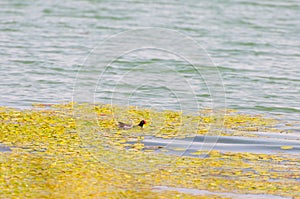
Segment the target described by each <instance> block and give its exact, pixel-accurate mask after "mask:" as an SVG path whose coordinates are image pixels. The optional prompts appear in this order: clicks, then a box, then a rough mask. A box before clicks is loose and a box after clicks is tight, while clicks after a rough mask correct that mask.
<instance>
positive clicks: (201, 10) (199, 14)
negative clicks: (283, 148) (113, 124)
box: [0, 0, 300, 132]
mask: <svg viewBox="0 0 300 199" xmlns="http://www.w3.org/2000/svg"><path fill="white" fill-rule="evenodd" d="M299 16H300V3H299V1H298V0H288V1H279V0H275V1H274V0H263V1H258V0H252V1H250V0H249V1H246V0H230V1H225V0H213V1H198V0H197V1H196V0H188V1H176V2H170V1H166V0H159V1H157V0H154V1H150V2H146V1H96V0H80V1H72V0H70V1H58V0H57V1H55V0H54V1H33V0H32V1H20V0H12V1H11V0H2V1H1V2H0V19H1V23H0V57H1V59H0V69H1V73H0V79H1V80H0V99H1V100H0V106H12V107H22V108H24V107H25V108H26V107H29V106H30V105H31V104H32V103H61V102H65V101H70V100H72V97H73V88H74V85H75V84H76V81H78V80H77V79H76V75H77V71H78V69H80V68H81V65H83V66H85V65H84V64H85V59H86V57H87V55H88V54H89V53H90V51H91V50H92V49H93V48H94V47H97V45H99V42H101V41H103V40H104V39H106V38H109V37H110V36H112V35H114V34H117V33H120V32H122V31H127V30H133V29H136V28H142V27H160V28H165V29H169V30H175V31H178V32H179V33H182V34H183V35H185V36H188V37H190V38H192V39H193V40H195V41H196V42H197V43H198V44H199V45H200V46H202V47H203V48H204V49H205V50H206V51H207V53H208V55H209V56H210V58H211V60H212V61H213V62H214V63H215V65H216V66H218V69H219V71H220V74H221V77H222V79H223V85H224V89H225V91H226V104H227V108H233V109H238V110H240V111H243V112H248V113H264V114H267V115H270V116H273V117H278V118H280V119H283V120H286V121H292V122H299V121H300V100H299V99H300V78H299V74H300V67H299V63H300V35H299V33H300V20H299ZM126 42H128V43H130V42H131V41H124V44H125V43H126ZM132 42H134V41H132ZM122 44H123V43H122V41H121V42H120V43H119V44H118V45H120V46H122ZM174 44H175V45H177V46H178V48H181V47H182V48H184V46H180V45H183V44H182V42H177V41H174ZM191 50H192V49H191ZM177 58H178V57H176V56H174V55H171V54H170V53H162V52H161V51H157V50H141V51H138V52H131V53H129V54H126V55H123V56H121V57H119V58H118V59H117V60H112V61H113V62H112V63H111V64H110V66H109V73H107V74H106V76H103V77H102V79H101V80H103V84H101V86H99V85H98V86H96V89H95V92H94V96H93V97H95V99H94V100H95V101H97V102H104V103H111V102H113V103H116V104H126V105H139V106H144V107H150V108H156V109H162V110H165V109H173V110H181V109H183V110H195V109H196V108H195V107H198V108H199V109H201V108H205V107H210V105H211V104H210V103H211V96H210V92H209V89H208V86H209V85H206V84H205V79H203V78H202V77H201V75H199V74H197V73H196V72H195V70H192V69H190V68H188V67H187V66H188V63H186V62H184V61H183V60H182V59H177ZM100 62H101V60H100ZM99 65H100V67H101V64H99ZM143 66H145V67H143ZM146 66H147V67H146ZM95 67H96V66H85V69H86V71H84V72H85V73H86V74H87V76H89V75H91V76H92V75H93V74H94V73H96V72H99V71H98V70H97V69H95ZM97 67H99V66H97ZM103 67H104V66H103ZM166 69H168V70H166ZM203 70H205V69H203ZM202 72H204V71H202ZM125 74H129V76H127V79H126V78H125V79H123V81H122V77H124V76H125ZM146 74H147V78H148V79H147V81H145V75H146ZM99 76H100V74H99ZM151 76H152V77H153V79H152V80H149V77H151ZM176 77H181V78H178V79H176ZM173 78H174V79H173ZM183 81H188V82H189V86H190V88H191V90H192V91H193V92H194V93H192V94H191V92H190V90H188V89H186V88H187V87H184V86H182V85H183V83H182V82H183ZM84 83H85V84H87V86H91V87H93V88H94V87H95V85H93V84H90V85H89V82H88V81H86V82H84ZM281 128H284V129H287V130H292V131H295V132H299V131H300V130H299V129H300V128H299V123H298V125H297V124H296V125H293V126H289V127H285V126H283V127H281Z"/></svg>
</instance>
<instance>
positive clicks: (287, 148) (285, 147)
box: [280, 146, 293, 150]
mask: <svg viewBox="0 0 300 199" xmlns="http://www.w3.org/2000/svg"><path fill="white" fill-rule="evenodd" d="M280 148H281V149H283V150H289V149H293V147H292V146H281V147H280Z"/></svg>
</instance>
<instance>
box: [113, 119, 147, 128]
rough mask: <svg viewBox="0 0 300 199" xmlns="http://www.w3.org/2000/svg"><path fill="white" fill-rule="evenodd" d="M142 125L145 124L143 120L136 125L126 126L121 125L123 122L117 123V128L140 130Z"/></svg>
mask: <svg viewBox="0 0 300 199" xmlns="http://www.w3.org/2000/svg"><path fill="white" fill-rule="evenodd" d="M144 124H146V121H145V120H141V121H140V123H139V124H138V125H133V124H126V123H123V122H119V125H118V127H119V128H120V129H124V130H128V129H132V128H134V127H141V128H143V126H144Z"/></svg>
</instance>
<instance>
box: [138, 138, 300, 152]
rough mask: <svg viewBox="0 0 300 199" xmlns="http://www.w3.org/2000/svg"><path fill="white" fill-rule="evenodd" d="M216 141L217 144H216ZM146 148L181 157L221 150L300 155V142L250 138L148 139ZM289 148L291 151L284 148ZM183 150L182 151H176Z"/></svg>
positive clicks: (144, 141)
mask: <svg viewBox="0 0 300 199" xmlns="http://www.w3.org/2000/svg"><path fill="white" fill-rule="evenodd" d="M215 141H216V142H215ZM143 143H144V144H145V146H162V148H163V149H167V150H169V151H172V150H173V149H175V151H181V152H177V153H181V155H190V153H193V152H195V151H198V150H209V149H214V150H219V151H224V152H249V153H257V154H277V153H286V154H300V140H287V139H277V138H250V137H237V136H220V137H215V136H195V137H192V138H185V139H163V138H155V137H146V138H145V139H144V140H143ZM285 146H288V147H289V150H285V149H284V147H285ZM176 149H182V150H176ZM183 151H184V154H182V152H183Z"/></svg>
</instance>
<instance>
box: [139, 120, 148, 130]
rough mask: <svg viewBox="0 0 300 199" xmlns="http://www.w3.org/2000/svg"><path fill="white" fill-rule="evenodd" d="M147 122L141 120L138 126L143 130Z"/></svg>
mask: <svg viewBox="0 0 300 199" xmlns="http://www.w3.org/2000/svg"><path fill="white" fill-rule="evenodd" d="M146 123H147V122H146V120H141V121H140V123H139V124H138V126H140V127H141V128H143V126H144V124H146Z"/></svg>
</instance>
